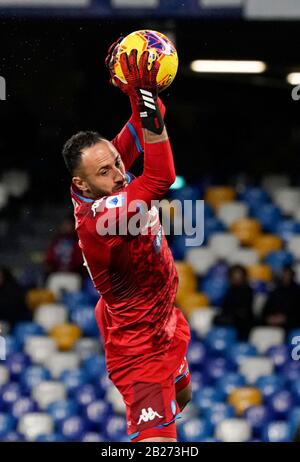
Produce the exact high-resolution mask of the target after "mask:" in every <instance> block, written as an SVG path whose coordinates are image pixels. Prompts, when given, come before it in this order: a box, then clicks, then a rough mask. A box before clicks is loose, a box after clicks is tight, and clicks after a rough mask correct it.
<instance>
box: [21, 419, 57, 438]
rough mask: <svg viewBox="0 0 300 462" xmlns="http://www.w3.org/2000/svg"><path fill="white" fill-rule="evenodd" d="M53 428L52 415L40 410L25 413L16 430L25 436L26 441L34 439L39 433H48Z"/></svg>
mask: <svg viewBox="0 0 300 462" xmlns="http://www.w3.org/2000/svg"><path fill="white" fill-rule="evenodd" d="M53 430H54V424H53V420H52V417H50V415H48V414H44V413H42V412H32V413H28V414H25V415H23V416H22V417H21V418H20V420H19V424H18V432H19V433H21V434H22V435H24V436H25V439H26V441H35V440H36V439H37V438H38V436H39V435H50V434H51V433H53Z"/></svg>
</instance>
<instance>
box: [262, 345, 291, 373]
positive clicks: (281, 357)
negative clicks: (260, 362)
mask: <svg viewBox="0 0 300 462" xmlns="http://www.w3.org/2000/svg"><path fill="white" fill-rule="evenodd" d="M266 354H267V356H268V357H269V358H270V359H272V361H273V364H274V366H275V368H276V369H278V368H281V367H282V366H283V365H284V364H285V363H286V362H287V361H288V359H290V351H289V348H288V346H287V345H285V344H283V345H274V346H272V347H270V348H269V349H268V350H267V352H266Z"/></svg>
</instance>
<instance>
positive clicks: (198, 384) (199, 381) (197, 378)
mask: <svg viewBox="0 0 300 462" xmlns="http://www.w3.org/2000/svg"><path fill="white" fill-rule="evenodd" d="M191 381H192V387H193V393H196V392H197V391H198V390H199V389H200V388H202V387H203V386H204V381H203V373H202V372H200V371H193V373H192V374H191Z"/></svg>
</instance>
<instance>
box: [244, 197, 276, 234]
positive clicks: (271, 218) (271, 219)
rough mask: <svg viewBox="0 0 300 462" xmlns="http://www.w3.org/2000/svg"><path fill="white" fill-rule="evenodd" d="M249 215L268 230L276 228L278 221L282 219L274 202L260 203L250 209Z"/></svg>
mask: <svg viewBox="0 0 300 462" xmlns="http://www.w3.org/2000/svg"><path fill="white" fill-rule="evenodd" d="M251 215H252V216H253V217H254V218H256V219H257V220H258V221H259V222H260V224H261V226H262V228H263V230H264V231H267V232H270V231H272V230H273V229H275V228H276V226H277V225H278V223H279V221H280V220H281V219H282V214H281V211H280V209H279V208H278V207H277V206H276V205H274V204H271V203H270V204H269V203H266V204H260V205H259V206H258V207H256V206H254V207H252V209H251Z"/></svg>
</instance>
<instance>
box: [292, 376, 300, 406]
mask: <svg viewBox="0 0 300 462" xmlns="http://www.w3.org/2000/svg"><path fill="white" fill-rule="evenodd" d="M290 390H291V392H292V395H293V398H294V400H295V402H296V404H297V406H300V379H297V380H294V381H293V382H292V383H291V385H290Z"/></svg>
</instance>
